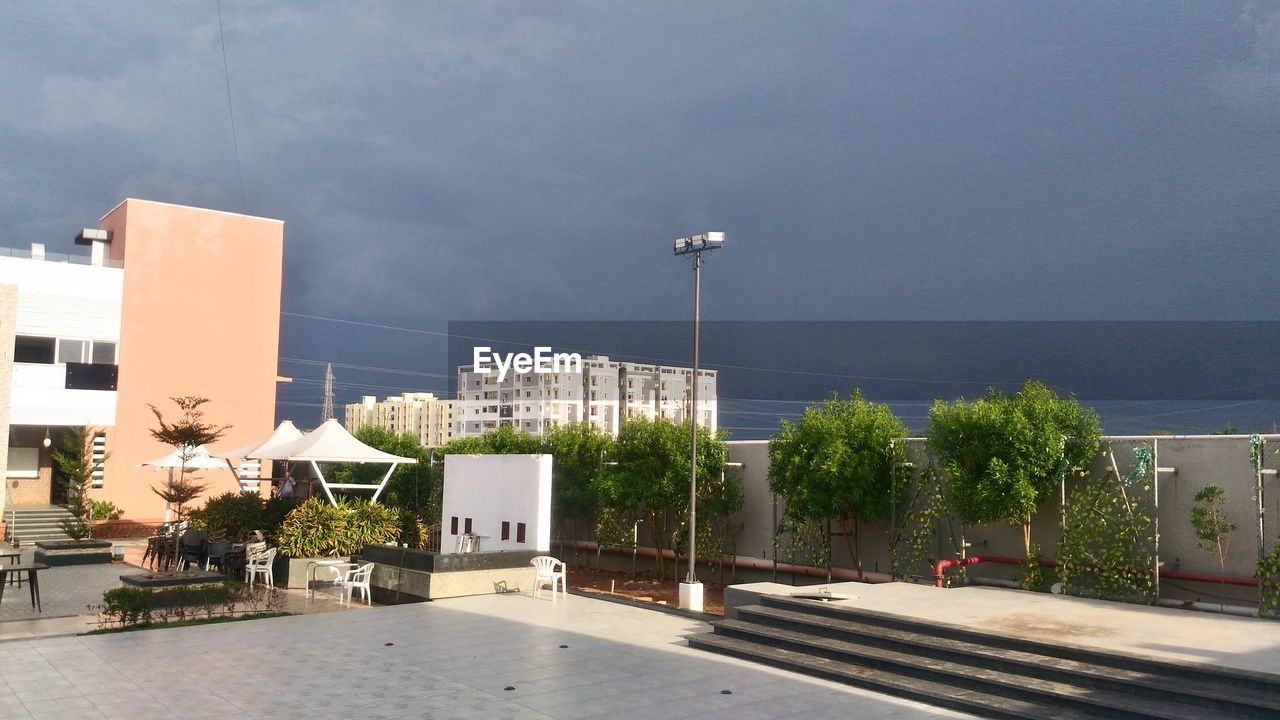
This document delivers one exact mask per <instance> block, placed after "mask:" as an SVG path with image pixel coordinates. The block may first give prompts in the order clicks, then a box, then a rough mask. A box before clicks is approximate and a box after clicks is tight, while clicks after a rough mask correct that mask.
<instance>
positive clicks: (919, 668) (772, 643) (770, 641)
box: [714, 620, 1221, 720]
mask: <svg viewBox="0 0 1280 720" xmlns="http://www.w3.org/2000/svg"><path fill="white" fill-rule="evenodd" d="M714 625H715V633H716V634H727V635H729V636H731V637H736V638H738V639H740V640H743V641H745V642H755V643H757V644H759V645H762V646H768V647H772V648H778V649H783V650H788V651H790V652H795V653H801V654H805V655H811V656H814V657H819V658H823V659H826V660H831V661H833V662H840V663H847V664H851V665H860V666H863V667H870V668H874V669H876V670H879V671H881V672H887V673H891V674H894V675H898V676H905V677H910V678H914V679H917V680H927V681H930V682H934V683H937V684H939V685H945V686H948V687H951V688H954V689H956V690H968V691H973V692H979V693H983V694H990V695H996V696H1000V697H1005V698H1010V699H1014V700H1021V701H1024V702H1033V703H1039V704H1042V705H1045V706H1049V707H1061V708H1070V709H1074V710H1078V711H1080V712H1084V713H1088V714H1092V715H1100V716H1102V717H1107V718H1127V719H1131V720H1152V719H1156V718H1159V719H1160V720H1205V719H1206V718H1210V717H1214V718H1216V717H1221V714H1220V713H1218V712H1216V711H1214V710H1211V709H1209V708H1195V707H1193V706H1189V705H1186V704H1184V703H1179V702H1177V701H1169V700H1163V701H1161V700H1153V699H1149V698H1138V697H1135V696H1133V695H1130V694H1126V693H1124V692H1123V691H1107V690H1091V689H1088V688H1082V687H1080V686H1078V685H1072V684H1070V683H1064V682H1056V681H1052V680H1043V679H1040V678H1032V677H1026V676H1021V675H1009V674H1006V673H1002V672H1000V671H997V670H990V669H987V668H979V667H972V666H967V665H962V664H959V663H954V662H950V661H947V660H939V659H937V658H920V657H916V656H914V655H911V654H908V653H903V652H898V651H895V650H887V649H882V648H875V647H871V646H868V645H857V644H854V643H845V642H842V641H839V640H831V639H827V638H816V637H813V636H811V635H806V634H804V633H795V632H792V631H788V630H782V629H779V628H769V627H764V626H760V625H753V624H751V623H744V622H741V621H737V620H725V621H722V622H718V623H714ZM1071 690H1077V691H1079V692H1078V693H1073V692H1071ZM1196 710H1200V711H1202V712H1195V711H1196ZM1210 713H1212V714H1210Z"/></svg>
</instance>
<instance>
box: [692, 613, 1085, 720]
mask: <svg viewBox="0 0 1280 720" xmlns="http://www.w3.org/2000/svg"><path fill="white" fill-rule="evenodd" d="M689 647H692V648H696V649H699V650H703V651H706V652H712V653H716V654H720V655H727V656H730V657H736V658H739V659H742V660H749V661H751V662H757V663H760V664H762V665H768V666H770V667H775V668H781V669H783V670H789V671H791V672H796V673H800V674H802V675H807V676H809V677H816V678H820V679H822V680H830V681H833V682H838V683H841V684H844V685H851V686H854V687H858V688H862V689H864V690H871V691H873V692H878V693H883V694H885V695H892V696H894V697H899V698H904V699H907V700H913V701H915V702H920V703H924V704H927V705H933V706H935V707H942V708H947V709H949V710H956V711H958V712H963V713H971V714H973V715H977V716H979V717H983V718H997V719H999V720H1041V719H1042V718H1055V719H1056V720H1093V719H1094V718H1098V717H1101V716H1097V715H1090V714H1086V713H1081V712H1077V711H1073V710H1067V709H1064V708H1060V707H1053V706H1048V705H1044V704H1042V703H1034V702H1026V701H1022V700H1015V699H1011V698H1005V697H1001V696H996V695H984V694H981V693H975V692H971V691H965V690H957V689H956V688H955V687H953V686H950V685H944V684H942V683H937V682H932V681H929V680H920V679H918V678H912V677H905V676H899V675H895V674H893V673H886V672H884V671H880V670H874V669H871V668H867V669H866V672H858V671H857V670H855V669H853V668H851V667H848V666H844V665H841V664H840V663H836V662H833V661H830V660H826V659H823V658H817V657H814V656H812V655H807V654H804V653H795V652H791V651H789V650H786V649H782V648H773V647H764V646H761V645H758V644H756V643H751V642H746V641H743V640H740V639H737V638H732V637H727V636H724V635H715V634H712V633H705V634H702V635H694V636H691V637H689Z"/></svg>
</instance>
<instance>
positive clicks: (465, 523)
mask: <svg viewBox="0 0 1280 720" xmlns="http://www.w3.org/2000/svg"><path fill="white" fill-rule="evenodd" d="M690 432H692V431H690ZM462 531H463V532H465V533H470V532H471V518H463V520H462Z"/></svg>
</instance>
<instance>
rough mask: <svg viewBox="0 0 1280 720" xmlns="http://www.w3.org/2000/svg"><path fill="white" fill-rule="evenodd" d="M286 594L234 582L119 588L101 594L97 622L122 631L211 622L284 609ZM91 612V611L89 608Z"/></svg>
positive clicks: (263, 586)
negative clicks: (243, 614)
mask: <svg viewBox="0 0 1280 720" xmlns="http://www.w3.org/2000/svg"><path fill="white" fill-rule="evenodd" d="M284 604H285V593H284V592H283V591H281V590H279V589H278V588H273V587H269V586H266V585H257V586H253V587H250V586H249V585H246V584H244V583H241V582H236V581H234V580H225V581H223V582H217V583H204V584H201V585H192V586H183V587H172V588H164V589H161V590H153V589H151V588H136V587H118V588H113V589H111V590H108V591H106V592H104V593H103V594H102V604H101V605H99V606H97V608H96V609H97V610H98V619H99V623H100V624H102V625H105V626H112V625H114V626H118V627H122V628H127V627H133V626H142V625H152V624H159V625H163V624H165V623H168V622H185V621H188V620H198V619H202V618H203V619H206V620H211V619H213V618H214V617H215V616H234V615H236V614H237V612H248V613H250V614H256V613H258V612H260V611H261V610H262V609H263V608H264V607H265V609H266V610H267V611H279V610H282V609H283V608H284ZM90 609H94V608H93V606H90Z"/></svg>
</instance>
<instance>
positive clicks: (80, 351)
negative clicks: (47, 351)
mask: <svg viewBox="0 0 1280 720" xmlns="http://www.w3.org/2000/svg"><path fill="white" fill-rule="evenodd" d="M88 345H89V343H87V342H85V341H84V340H65V339H64V340H58V362H59V363H69V362H73V363H78V362H84V354H85V351H86V350H88V349H89V348H88Z"/></svg>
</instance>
